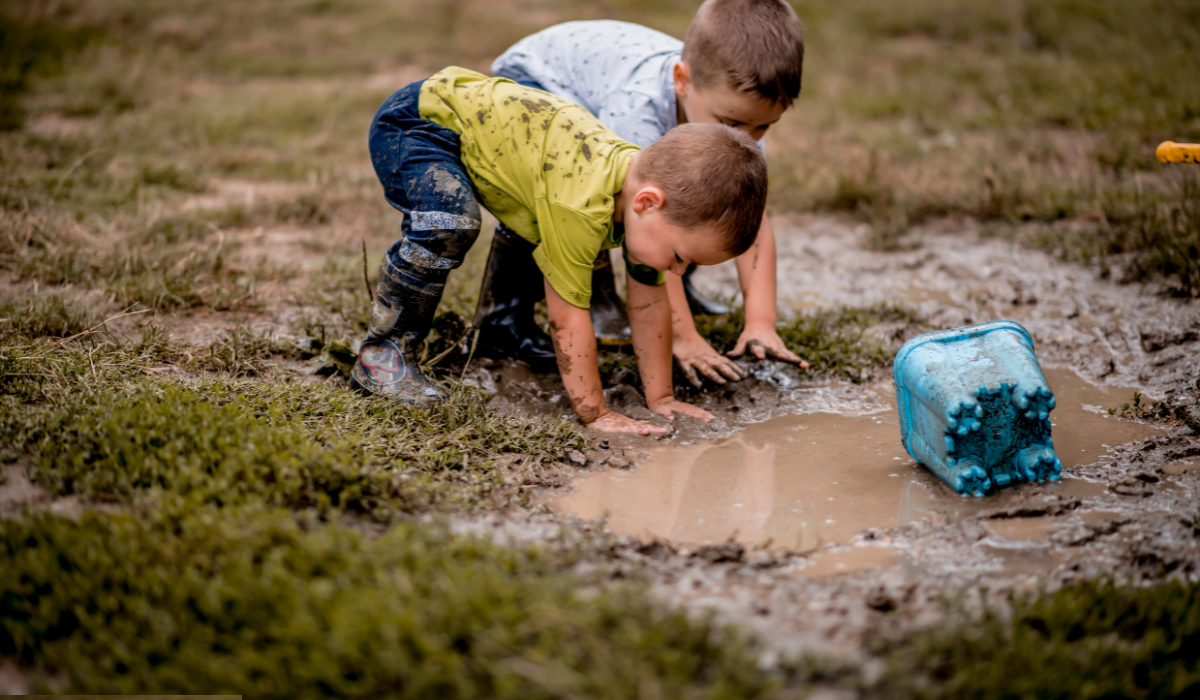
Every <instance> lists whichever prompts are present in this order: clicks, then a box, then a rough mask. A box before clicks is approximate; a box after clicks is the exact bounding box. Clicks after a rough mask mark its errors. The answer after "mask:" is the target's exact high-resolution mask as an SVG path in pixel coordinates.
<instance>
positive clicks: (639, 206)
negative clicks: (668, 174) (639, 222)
mask: <svg viewBox="0 0 1200 700" xmlns="http://www.w3.org/2000/svg"><path fill="white" fill-rule="evenodd" d="M665 201H666V196H664V195H663V191H662V188H660V187H659V186H658V185H646V186H644V187H642V189H640V190H638V191H637V194H635V195H633V213H635V214H639V215H641V214H646V213H649V212H651V211H654V210H656V209H658V210H660V211H661V210H662V206H663V203H664V202H665Z"/></svg>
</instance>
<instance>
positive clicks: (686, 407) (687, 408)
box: [675, 402, 716, 423]
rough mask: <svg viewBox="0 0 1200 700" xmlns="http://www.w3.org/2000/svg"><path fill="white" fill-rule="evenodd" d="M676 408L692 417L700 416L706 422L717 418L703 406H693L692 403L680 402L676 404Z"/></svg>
mask: <svg viewBox="0 0 1200 700" xmlns="http://www.w3.org/2000/svg"><path fill="white" fill-rule="evenodd" d="M675 410H676V411H679V412H680V413H683V414H685V415H689V416H691V417H692V418H699V419H700V420H702V421H704V422H705V423H711V422H712V421H713V419H715V418H716V416H714V415H713V414H711V413H709V412H708V411H706V410H704V409H703V408H700V407H699V406H693V405H691V404H690V403H682V402H680V403H679V404H678V405H676V407H675Z"/></svg>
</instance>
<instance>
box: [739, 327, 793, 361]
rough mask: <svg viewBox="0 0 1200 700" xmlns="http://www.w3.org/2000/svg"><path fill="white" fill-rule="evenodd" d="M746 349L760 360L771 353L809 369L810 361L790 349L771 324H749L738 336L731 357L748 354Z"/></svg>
mask: <svg viewBox="0 0 1200 700" xmlns="http://www.w3.org/2000/svg"><path fill="white" fill-rule="evenodd" d="M746 351H750V353H751V354H753V355H754V356H755V357H756V358H758V359H760V360H765V359H767V356H768V355H770V356H771V357H774V358H775V359H777V360H783V361H784V362H791V363H792V364H796V365H800V366H801V367H802V368H804V369H808V363H807V362H805V361H804V360H802V359H800V356H799V355H797V354H796V353H794V352H792V351H791V350H788V349H787V346H786V345H784V344H783V338H780V337H779V334H778V333H776V332H775V329H774V328H771V327H769V326H761V327H760V326H752V325H749V324H747V325H746V328H745V329H744V330H743V331H742V335H741V336H739V337H738V341H737V345H736V346H735V347H734V348H733V349H732V350H730V351H729V353H728V354H729V356H730V357H740V356H742V355H744V354H746Z"/></svg>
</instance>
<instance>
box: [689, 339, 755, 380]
mask: <svg viewBox="0 0 1200 700" xmlns="http://www.w3.org/2000/svg"><path fill="white" fill-rule="evenodd" d="M672 349H673V350H674V354H675V359H676V361H678V362H679V368H680V369H682V370H683V374H684V375H685V376H686V377H687V379H688V381H689V382H691V384H692V386H694V387H696V388H697V389H699V388H701V386H702V383H701V381H700V375H704V377H705V378H706V379H708V380H709V381H711V382H713V383H715V384H724V383H725V382H736V381H740V380H742V379H745V378H746V373H745V372H743V371H742V368H741V367H738V366H737V364H736V363H735V362H734V361H733V360H730V359H729V358H728V357H725V356H723V355H721V353H719V352H717V351H716V350H713V349H712V346H711V345H709V344H708V343H707V342H705V340H704V339H703V338H701V337H700V336H699V335H697V336H696V337H694V338H690V339H684V338H677V339H676V342H675V343H674V347H673V348H672Z"/></svg>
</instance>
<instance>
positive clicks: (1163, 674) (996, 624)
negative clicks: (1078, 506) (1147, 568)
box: [887, 581, 1200, 699]
mask: <svg viewBox="0 0 1200 700" xmlns="http://www.w3.org/2000/svg"><path fill="white" fill-rule="evenodd" d="M1011 602H1012V610H1011V613H1004V614H1001V613H1000V612H997V611H994V610H993V611H988V612H987V613H985V614H984V615H983V618H982V619H981V620H974V621H971V622H969V623H962V624H956V625H951V626H948V627H946V628H943V629H939V630H931V631H926V632H922V633H918V634H916V635H914V636H913V637H912V638H910V639H907V640H905V642H904V644H903V645H902V646H897V647H894V648H892V649H891V650H890V654H891V671H890V672H889V674H888V675H887V683H888V685H889V686H890V687H891V688H893V689H895V690H897V691H900V692H898V693H897V695H899V696H909V695H919V696H920V697H926V698H963V697H971V698H981V699H986V698H1013V697H1037V698H1112V697H1122V698H1155V697H1180V698H1182V697H1195V696H1196V694H1197V693H1200V651H1197V650H1200V615H1198V614H1197V611H1200V586H1197V585H1196V584H1183V583H1178V582H1172V583H1168V584H1166V585H1163V586H1158V587H1154V588H1137V587H1130V586H1124V585H1118V584H1116V583H1114V582H1112V581H1091V582H1086V583H1082V584H1078V585H1075V586H1071V587H1069V588H1064V589H1062V590H1059V591H1055V592H1053V593H1048V594H1043V595H1040V596H1036V597H1017V598H1014V599H1013V600H1012V601H1011ZM1014 669H1020V672H1014ZM918 689H919V690H918Z"/></svg>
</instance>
